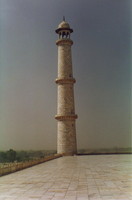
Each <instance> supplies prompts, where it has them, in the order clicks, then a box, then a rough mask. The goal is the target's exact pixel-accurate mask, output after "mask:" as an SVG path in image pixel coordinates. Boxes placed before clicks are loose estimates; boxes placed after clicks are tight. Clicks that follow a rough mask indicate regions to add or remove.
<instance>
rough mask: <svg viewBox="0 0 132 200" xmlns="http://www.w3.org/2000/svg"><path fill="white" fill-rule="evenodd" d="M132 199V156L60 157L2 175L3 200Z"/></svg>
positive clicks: (0, 190)
mask: <svg viewBox="0 0 132 200" xmlns="http://www.w3.org/2000/svg"><path fill="white" fill-rule="evenodd" d="M60 199H63V200H117V199H118V200H132V155H92V156H91V155H89V156H73V157H72V156H67V157H61V158H58V159H55V160H52V161H48V162H45V163H43V164H40V165H37V166H34V167H31V168H28V169H25V170H22V171H19V172H16V173H13V174H10V175H6V176H3V177H0V200H60Z"/></svg>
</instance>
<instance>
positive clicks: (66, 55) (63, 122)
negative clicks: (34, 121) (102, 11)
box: [55, 18, 77, 155]
mask: <svg viewBox="0 0 132 200" xmlns="http://www.w3.org/2000/svg"><path fill="white" fill-rule="evenodd" d="M72 32H73V30H72V29H71V28H70V26H69V24H68V23H67V22H66V21H65V18H63V21H62V22H61V23H60V24H59V26H58V28H57V29H56V33H57V34H58V35H59V38H58V40H57V41H56V45H57V46H58V78H57V79H56V83H57V85H58V107H57V115H56V116H55V118H56V119H57V120H58V134H57V153H59V154H63V155H74V154H76V153H77V143H76V126H75V120H76V119H77V115H76V114H75V105H74V88H73V86H74V83H75V82H76V80H75V79H74V78H73V72H72V56H71V46H72V44H73V41H72V40H71V39H70V34H71V33H72Z"/></svg>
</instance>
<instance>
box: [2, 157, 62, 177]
mask: <svg viewBox="0 0 132 200" xmlns="http://www.w3.org/2000/svg"><path fill="white" fill-rule="evenodd" d="M61 156H62V155H61V154H55V155H51V156H47V157H45V158H41V159H37V160H32V161H27V162H20V163H10V164H7V165H6V166H3V167H0V176H3V175H6V174H10V173H13V172H16V171H19V170H22V169H26V168H28V167H32V166H34V165H38V164H41V163H43V162H46V161H49V160H53V159H56V158H59V157H61Z"/></svg>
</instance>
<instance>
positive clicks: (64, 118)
mask: <svg viewBox="0 0 132 200" xmlns="http://www.w3.org/2000/svg"><path fill="white" fill-rule="evenodd" d="M77 118H78V116H77V115H55V119H57V120H59V121H67V120H75V119H77Z"/></svg>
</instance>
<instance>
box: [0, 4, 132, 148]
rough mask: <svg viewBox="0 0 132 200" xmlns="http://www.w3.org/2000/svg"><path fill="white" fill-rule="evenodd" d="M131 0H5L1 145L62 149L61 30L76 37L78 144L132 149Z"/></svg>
mask: <svg viewBox="0 0 132 200" xmlns="http://www.w3.org/2000/svg"><path fill="white" fill-rule="evenodd" d="M131 8H132V5H131V0H0V150H3V149H9V148H13V149H56V137H57V121H56V120H55V119H54V115H55V114H56V110H57V85H56V84H55V82H54V80H55V79H56V78H57V46H56V44H55V41H56V39H57V37H58V36H57V35H56V34H55V31H54V30H55V29H56V28H57V26H58V24H59V23H60V22H61V21H62V17H63V15H64V16H65V17H66V21H67V22H69V24H70V26H71V28H73V30H74V33H73V34H72V35H71V38H72V40H73V41H74V45H73V46H72V56H73V57H72V58H73V71H74V77H75V78H76V80H77V83H76V84H75V107H76V114H78V116H79V118H78V119H77V141H78V148H106V147H107V148H113V147H130V146H131V129H130V128H131V124H130V123H131V121H130V104H131V82H130V81H131V66H130V61H131V60H130V53H131V52H130V51H131V46H130V44H131V41H130V37H131V29H130V27H131V13H130V11H131Z"/></svg>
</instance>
